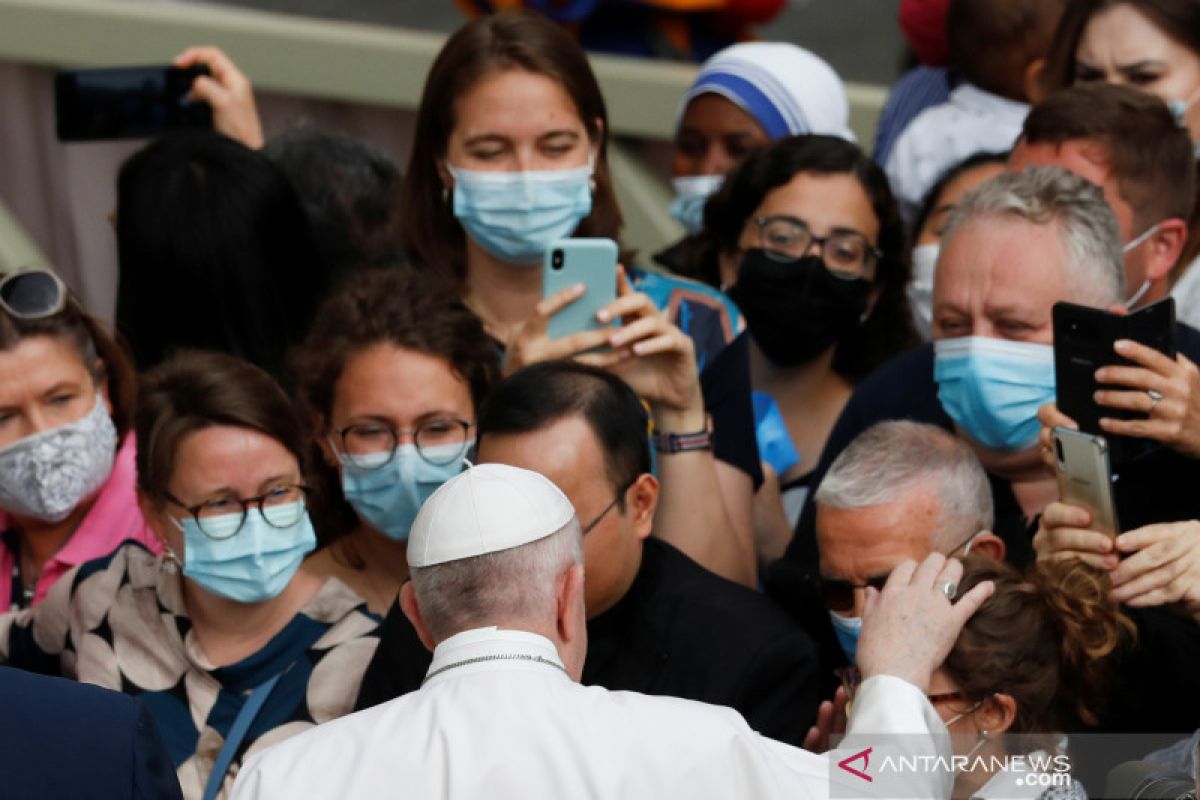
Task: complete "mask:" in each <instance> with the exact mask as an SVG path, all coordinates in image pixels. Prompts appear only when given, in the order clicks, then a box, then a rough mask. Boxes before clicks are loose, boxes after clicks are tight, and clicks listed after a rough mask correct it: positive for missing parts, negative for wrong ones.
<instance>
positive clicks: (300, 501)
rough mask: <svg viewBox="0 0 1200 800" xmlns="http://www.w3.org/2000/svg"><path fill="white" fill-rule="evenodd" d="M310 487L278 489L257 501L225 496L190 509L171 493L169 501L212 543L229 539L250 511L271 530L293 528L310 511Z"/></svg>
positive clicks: (297, 484) (267, 492)
mask: <svg viewBox="0 0 1200 800" xmlns="http://www.w3.org/2000/svg"><path fill="white" fill-rule="evenodd" d="M308 491H309V489H308V487H307V486H305V485H303V484H300V483H289V484H284V485H281V486H275V487H273V488H271V489H269V490H267V491H266V492H264V493H263V494H260V495H258V496H257V497H235V496H233V495H222V496H219V497H213V498H210V499H208V500H205V501H204V502H203V503H197V504H196V505H194V506H190V505H188V504H187V503H184V502H183V501H182V500H180V499H179V498H177V497H175V495H173V494H171V493H170V492H167V493H166V498H167V500H169V501H171V502H172V503H174V504H175V505H177V506H179V507H180V508H182V509H183V510H184V511H186V512H188V513H189V514H190V515H191V516H192V519H194V520H196V526H197V527H198V528H200V532H201V533H203V534H204V535H205V536H207V537H208V538H210V539H216V540H218V541H219V540H221V539H229V538H232V537H233V536H234V535H236V534H237V532H238V531H240V530H241V529H242V526H243V525H245V524H246V514H247V512H248V511H249V509H250V507H251V506H253V507H256V508H257V509H258V513H260V514H262V518H263V519H264V520H266V521H267V524H268V525H270V526H271V527H272V528H290V527H291V526H293V525H295V524H296V523H297V522H299V521H300V518H301V517H303V516H304V512H305V511H306V510H307V508H308Z"/></svg>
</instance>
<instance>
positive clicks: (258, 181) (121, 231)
mask: <svg viewBox="0 0 1200 800" xmlns="http://www.w3.org/2000/svg"><path fill="white" fill-rule="evenodd" d="M116 226H117V254H118V261H119V272H120V278H119V284H118V287H117V329H118V330H119V331H120V332H121V333H122V334H123V335H124V336H125V337H126V338H127V339H128V341H129V343H130V345H131V347H132V349H133V355H134V361H135V362H136V364H137V366H138V368H139V369H141V370H145V369H147V368H149V367H152V366H154V365H155V364H157V363H159V362H160V361H162V360H164V359H166V358H168V357H169V356H170V355H171V354H172V353H174V352H175V351H177V350H181V349H201V350H213V351H217V352H222V353H228V354H230V355H234V356H237V357H239V358H244V359H246V360H247V361H250V362H251V363H253V364H257V365H258V366H260V367H262V368H263V369H265V370H267V371H268V372H269V373H271V374H272V375H273V376H275V377H276V379H281V378H283V377H284V368H285V355H286V352H287V350H288V348H289V347H291V346H292V345H294V344H296V343H297V342H299V340H300V339H301V338H302V337H303V335H304V332H305V331H306V330H307V327H308V324H309V322H310V320H311V317H312V312H313V310H314V309H315V307H316V304H317V303H318V302H319V300H320V298H321V295H322V293H323V291H324V287H325V281H326V276H325V275H324V273H323V270H322V269H321V268H320V264H319V262H318V259H317V256H316V249H315V247H314V245H313V242H312V239H311V237H310V235H309V226H308V222H307V220H306V218H305V215H304V211H303V209H302V208H301V205H300V201H299V200H298V199H297V197H296V193H295V191H293V189H292V186H291V184H290V183H289V182H288V180H287V178H286V177H284V175H283V173H282V172H280V170H279V169H278V168H277V167H276V166H275V165H274V164H272V163H271V161H270V160H269V159H268V158H267V157H266V156H264V155H263V154H262V153H259V152H257V151H255V150H251V149H249V148H248V147H246V146H244V145H242V144H239V143H238V142H235V141H234V140H232V139H227V138H225V137H224V136H221V135H218V134H215V133H201V134H187V135H177V136H170V137H166V138H163V139H159V140H157V141H155V142H152V143H151V144H149V145H147V146H146V147H145V148H143V149H142V150H140V151H138V152H137V153H135V154H134V155H133V156H132V157H131V158H130V159H129V160H128V161H126V162H125V164H124V165H123V166H122V167H121V172H120V176H119V177H118V180H117V221H116Z"/></svg>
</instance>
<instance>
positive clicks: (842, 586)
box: [817, 531, 983, 612]
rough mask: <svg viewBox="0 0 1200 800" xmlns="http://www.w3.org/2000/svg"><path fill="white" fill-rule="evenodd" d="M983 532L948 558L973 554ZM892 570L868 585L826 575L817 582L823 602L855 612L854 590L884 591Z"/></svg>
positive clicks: (831, 606) (968, 540) (832, 608)
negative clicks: (973, 547) (972, 545)
mask: <svg viewBox="0 0 1200 800" xmlns="http://www.w3.org/2000/svg"><path fill="white" fill-rule="evenodd" d="M982 533H983V531H975V532H974V533H972V534H971V535H970V536H968V537H967V538H966V539H963V540H962V541H961V542H959V543H958V544H957V545H955V546H954V548H953V549H952V550H951V551H950V552H949V553H946V557H947V558H950V557H951V556H954V555H955V554H957V553H958V551H959V550H962V551H963V553H962V554H963V555H964V556H965V555H967V554H968V553H970V552H971V543H972V542H974V541H975V538H976V537H977V536H979V535H980V534H982ZM891 574H892V573H891V570H889V571H888V572H886V573H884V574H883V575H876V576H875V577H873V578H867V581H866V583H851V582H850V581H847V580H843V579H841V578H826V577H825V576H824V575H822V576H820V577H818V578H817V582H818V584H819V585H820V589H821V601H822V602H823V603H824V604H825V607H826V608H827V609H829V610H830V611H842V612H845V611H853V610H854V590H855V589H866V588H867V587H868V586H869V587H872V588H874V589H876V590H878V591H882V590H883V586H884V584H886V583H887V579H888V577H889V576H890V575H891Z"/></svg>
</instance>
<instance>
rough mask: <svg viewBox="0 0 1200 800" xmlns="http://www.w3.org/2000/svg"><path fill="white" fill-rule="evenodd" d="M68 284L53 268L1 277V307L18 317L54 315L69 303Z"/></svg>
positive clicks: (37, 317)
mask: <svg viewBox="0 0 1200 800" xmlns="http://www.w3.org/2000/svg"><path fill="white" fill-rule="evenodd" d="M67 295H68V292H67V285H66V284H65V283H63V282H62V279H61V278H59V277H58V276H57V275H55V274H54V273H53V272H50V271H49V270H45V269H29V270H24V271H22V272H10V273H9V274H7V275H5V276H3V277H0V308H3V309H4V310H5V311H6V312H7V313H8V314H9V315H10V316H13V317H16V318H18V319H42V318H44V317H52V316H54V315H55V314H57V313H59V312H60V311H62V310H63V309H64V308H66V307H67Z"/></svg>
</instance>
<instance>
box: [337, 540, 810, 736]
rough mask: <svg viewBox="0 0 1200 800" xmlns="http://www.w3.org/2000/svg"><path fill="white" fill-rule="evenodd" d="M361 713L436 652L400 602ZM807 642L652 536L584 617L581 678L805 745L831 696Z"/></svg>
mask: <svg viewBox="0 0 1200 800" xmlns="http://www.w3.org/2000/svg"><path fill="white" fill-rule="evenodd" d="M380 633H381V636H380V641H379V649H378V650H377V651H376V652H375V657H374V658H373V659H372V661H371V664H370V666H369V667H368V668H367V672H366V674H365V675H364V676H363V684H362V690H361V692H360V693H359V696H358V705H357V707H358V709H360V710H361V709H364V708H368V707H370V706H373V705H376V704H378V703H382V702H384V701H387V700H390V699H392V698H394V697H398V696H399V695H402V694H405V693H407V692H410V691H413V690H415V689H417V688H419V687H420V685H421V680H422V679H423V678H424V677H425V671H426V670H427V669H428V667H429V661H430V654H429V652H428V651H426V650H425V649H424V648H423V647H422V646H421V643H420V641H419V640H418V639H417V636H416V632H415V631H414V630H413V629H412V626H411V625H410V624H409V622H408V620H407V619H406V618H405V616H404V614H403V613H402V612H401V611H400V608H399V606H398V605H393V606H392V608H391V610H390V611H389V612H388V615H387V619H386V620H384V623H383V628H382V629H381V632H380ZM825 678H826V676H824V675H821V674H820V673H819V672H818V670H817V657H816V652H815V649H814V647H813V644H812V642H811V640H810V639H809V638H808V636H807V635H806V634H805V633H804V632H803V631H801V630H800V629H799V628H797V627H796V625H795V624H794V623H793V622H792V621H791V620H789V619H788V617H787V615H786V614H784V613H783V612H782V611H780V610H779V609H778V608H776V607H775V606H774V604H772V603H771V602H770V601H768V600H767V599H766V598H764V597H762V596H761V595H759V594H758V593H757V592H753V591H751V590H750V589H747V588H745V587H742V586H738V585H737V584H735V583H732V582H730V581H727V580H725V579H723V578H720V577H718V576H716V575H714V574H712V573H711V572H708V571H707V570H705V569H704V568H703V567H701V566H700V565H698V564H696V563H695V562H694V561H692V560H691V559H689V558H688V557H687V556H685V555H683V553H681V552H679V551H678V550H676V549H675V548H674V547H672V546H671V545H669V544H666V543H665V542H662V541H660V540H658V539H650V540H647V542H646V544H645V547H644V549H643V553H642V564H641V568H640V569H639V570H638V574H637V577H636V578H635V579H634V582H633V585H632V586H631V587H630V589H629V591H628V592H627V593H626V594H625V596H624V597H623V598H621V600H620V601H619V602H618V603H617V604H616V605H615V606H614V607H613V608H611V609H609V610H608V611H606V612H604V613H603V614H601V615H600V616H599V617H597V618H595V619H593V620H590V621H589V622H588V657H587V663H586V665H585V666H584V671H583V683H584V684H587V685H594V686H603V687H605V688H608V689H614V690H632V691H637V692H641V693H644V694H653V695H668V696H672V697H682V698H686V699H690V700H701V701H704V702H707V703H715V704H718V705H725V706H731V707H732V708H734V709H736V710H738V711H739V712H741V713H742V714H743V715H744V716H745V717H746V719H747V720H748V721H749V723H750V726H751V727H752V728H754V729H755V730H757V731H759V732H760V733H762V734H764V735H766V736H770V737H771V738H774V739H778V740H780V741H784V742H788V743H791V744H796V745H799V744H800V743H801V741H802V740H803V738H804V734H805V732H806V731H807V730H808V727H809V725H811V724H812V721H813V720H814V719H815V717H816V709H817V705H818V704H819V703H820V701H821V700H822V699H823V698H825V697H827V696H828V695H829V683H830V682H829V681H827V680H826V679H825Z"/></svg>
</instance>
